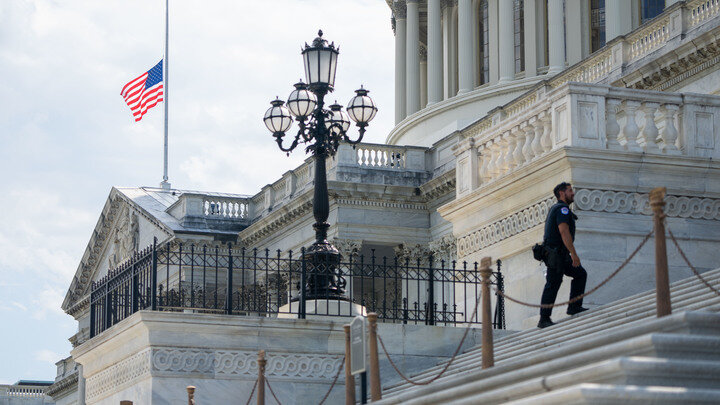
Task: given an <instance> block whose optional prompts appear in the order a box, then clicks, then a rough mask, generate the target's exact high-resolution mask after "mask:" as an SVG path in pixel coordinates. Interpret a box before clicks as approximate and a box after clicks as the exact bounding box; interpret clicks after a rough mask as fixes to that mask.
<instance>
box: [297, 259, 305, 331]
mask: <svg viewBox="0 0 720 405" xmlns="http://www.w3.org/2000/svg"><path fill="white" fill-rule="evenodd" d="M300 263H301V265H300V301H299V302H298V319H305V308H306V307H305V284H307V260H306V259H305V248H302V249H301V250H300Z"/></svg>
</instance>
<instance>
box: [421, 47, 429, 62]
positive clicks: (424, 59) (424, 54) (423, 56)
mask: <svg viewBox="0 0 720 405" xmlns="http://www.w3.org/2000/svg"><path fill="white" fill-rule="evenodd" d="M420 62H427V47H426V46H425V45H424V44H420Z"/></svg>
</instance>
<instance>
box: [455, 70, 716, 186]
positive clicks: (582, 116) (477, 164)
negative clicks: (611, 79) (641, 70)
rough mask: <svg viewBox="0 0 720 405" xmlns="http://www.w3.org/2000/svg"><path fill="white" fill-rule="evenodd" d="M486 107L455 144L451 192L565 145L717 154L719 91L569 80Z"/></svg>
mask: <svg viewBox="0 0 720 405" xmlns="http://www.w3.org/2000/svg"><path fill="white" fill-rule="evenodd" d="M534 99H536V100H537V101H536V102H535V103H534V104H533V105H529V106H527V105H523V107H522V108H518V105H517V103H513V104H512V105H508V106H506V107H503V108H499V109H497V110H495V111H493V112H492V113H491V114H490V115H488V116H486V117H485V118H483V119H482V120H480V121H479V122H477V123H475V124H474V125H472V126H470V127H468V128H467V129H466V130H464V131H463V137H464V140H463V141H461V142H460V143H459V144H458V145H457V146H456V147H455V154H456V156H457V160H458V166H457V171H456V176H457V184H458V186H457V189H456V192H457V195H458V196H462V195H465V194H468V193H469V192H471V191H472V190H474V189H477V188H479V187H481V186H483V185H487V184H490V183H492V182H494V181H496V180H497V179H500V178H502V177H505V176H507V175H512V174H513V173H515V172H517V171H519V170H521V169H522V168H524V167H526V166H528V165H529V164H531V163H533V162H535V161H537V160H539V159H542V158H543V157H544V156H546V155H547V154H549V153H551V152H553V151H554V150H557V149H560V148H564V147H577V148H586V149H596V150H606V151H618V152H623V153H638V154H641V153H645V154H656V155H665V156H686V157H693V158H715V159H717V158H720V145H718V142H717V140H716V139H717V137H718V134H719V133H720V97H718V96H711V95H700V94H678V93H665V92H658V91H647V90H632V89H625V88H618V87H610V86H606V85H598V84H581V83H568V84H566V85H564V86H563V87H561V88H559V89H555V90H551V88H550V87H549V86H546V87H545V88H543V89H539V90H538V91H537V93H536V94H535V95H534Z"/></svg>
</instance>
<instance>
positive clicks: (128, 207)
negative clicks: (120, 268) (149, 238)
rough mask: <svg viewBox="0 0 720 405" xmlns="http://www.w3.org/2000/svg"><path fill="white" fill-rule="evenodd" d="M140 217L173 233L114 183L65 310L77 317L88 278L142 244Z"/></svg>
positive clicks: (85, 303) (87, 292) (84, 303)
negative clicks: (114, 185)
mask: <svg viewBox="0 0 720 405" xmlns="http://www.w3.org/2000/svg"><path fill="white" fill-rule="evenodd" d="M141 221H143V222H148V223H150V224H152V226H154V227H155V228H157V229H158V230H160V231H161V232H162V233H164V234H166V235H168V236H171V235H172V234H173V233H172V230H171V229H170V228H168V227H167V226H166V225H164V224H163V223H162V222H160V221H158V220H157V219H156V218H155V217H154V216H153V215H151V214H150V213H148V212H147V211H145V210H144V209H143V208H142V207H140V206H139V205H138V204H136V203H135V202H134V201H133V200H132V199H130V198H128V197H127V196H126V195H124V194H123V193H122V192H121V191H120V190H118V189H117V188H115V187H113V188H112V190H111V191H110V195H109V196H108V199H107V201H106V202H105V206H104V207H103V210H102V212H101V214H100V218H99V219H98V222H97V224H96V225H95V229H94V230H93V233H92V235H91V236H90V241H89V242H88V245H87V247H86V249H85V253H84V254H83V257H82V259H81V261H80V264H79V265H78V268H77V270H76V272H75V276H74V277H73V279H72V282H71V283H70V288H69V289H68V292H67V293H66V295H65V300H64V301H63V304H62V309H63V310H64V311H65V312H67V313H68V314H69V315H72V316H74V317H76V318H77V317H78V316H79V315H80V314H82V313H84V312H85V311H86V310H87V309H88V308H89V304H90V285H91V284H92V283H91V282H92V281H93V280H94V279H95V278H98V277H99V276H101V274H100V272H101V271H103V270H104V271H107V269H108V268H113V267H115V266H117V265H118V264H120V263H122V262H123V261H124V260H126V259H127V258H129V257H130V255H131V254H132V253H133V252H134V251H136V250H138V249H139V248H141V247H142V246H140V239H139V232H140V229H139V228H140V222H141Z"/></svg>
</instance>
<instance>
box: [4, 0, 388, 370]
mask: <svg viewBox="0 0 720 405" xmlns="http://www.w3.org/2000/svg"><path fill="white" fill-rule="evenodd" d="M198 4H199V3H197V2H193V1H190V0H178V1H173V2H171V10H170V14H171V34H170V35H171V38H170V41H171V44H170V82H169V89H168V91H169V97H170V99H169V104H168V107H169V110H170V116H169V118H170V139H169V143H170V156H169V166H170V167H169V171H170V181H171V183H172V184H173V186H174V187H176V188H180V189H191V190H211V191H220V192H235V193H243V194H255V193H258V192H260V189H261V187H262V186H264V185H265V184H269V183H272V182H274V181H276V180H278V179H279V178H280V176H282V174H283V173H284V172H286V171H288V170H291V169H294V168H295V167H297V166H298V165H300V164H301V163H302V162H303V161H304V160H305V159H306V158H307V156H306V155H305V153H304V151H303V150H301V149H298V150H297V151H295V152H294V153H293V154H292V155H291V156H290V157H287V156H285V154H284V153H282V152H281V151H279V150H278V149H277V147H276V145H275V144H274V142H273V139H272V137H271V136H270V134H269V133H268V132H267V130H266V128H265V127H264V125H263V123H262V115H263V113H264V112H265V110H266V109H267V107H268V106H269V101H270V100H271V99H273V98H274V97H275V96H276V95H277V96H280V97H281V98H285V97H287V95H288V94H289V93H290V91H291V90H292V84H293V83H295V82H296V81H297V80H298V78H300V77H301V76H303V69H302V63H301V56H300V53H299V51H300V47H301V45H303V44H304V43H305V42H310V41H312V39H313V38H314V37H315V35H316V33H317V30H318V29H319V28H322V29H323V30H324V31H325V37H326V38H328V39H330V40H333V41H335V42H336V43H337V44H339V45H340V49H341V51H340V52H341V53H340V59H339V66H338V72H337V83H336V84H337V88H336V91H335V92H334V93H332V95H331V96H329V97H328V99H329V101H330V102H332V101H334V100H335V99H337V100H338V101H339V102H340V103H341V104H345V103H347V101H348V100H349V99H350V97H351V96H352V95H353V90H355V89H356V88H357V87H359V85H360V84H364V85H365V87H366V88H368V89H370V90H371V91H372V92H371V95H372V96H373V98H374V99H375V101H376V103H377V104H378V106H379V108H380V111H379V113H378V115H377V117H376V119H375V121H373V123H372V125H371V126H370V127H369V130H368V133H367V134H366V138H365V139H366V140H367V141H369V142H382V141H383V140H384V139H385V137H386V135H387V134H388V132H389V130H390V129H391V128H392V126H393V108H392V105H393V93H392V89H393V77H394V76H393V66H392V65H393V62H392V61H393V44H394V40H393V35H392V30H391V29H390V21H389V15H390V12H389V10H388V8H387V6H386V5H385V4H384V2H382V1H377V0H343V1H337V0H304V1H301V0H273V1H254V2H249V1H242V2H239V1H236V0H217V1H212V2H205V3H203V4H202V5H201V6H199V5H198ZM138 10H142V12H138ZM162 15H163V2H161V1H153V2H147V1H145V0H106V1H102V2H99V1H96V0H77V1H72V2H58V1H56V0H17V1H3V2H0V77H3V79H4V80H2V81H0V100H3V103H2V104H3V108H2V109H0V128H2V130H0V172H1V173H3V174H5V176H4V177H3V191H4V193H3V196H4V197H5V198H2V199H0V216H1V217H2V222H3V227H2V228H0V280H2V281H0V297H3V299H4V300H5V301H4V302H1V303H0V305H2V307H0V311H2V312H3V317H4V319H5V317H7V316H9V317H10V318H9V319H13V320H15V321H13V322H15V323H14V324H12V325H10V327H11V328H12V329H13V330H14V331H15V333H14V334H5V335H4V336H3V337H0V345H2V346H3V347H4V348H6V353H9V354H8V356H9V357H8V361H3V362H1V363H0V375H3V376H9V377H10V379H9V380H10V381H12V382H14V381H16V379H14V378H15V376H19V375H20V371H19V370H18V367H20V365H24V363H23V356H24V353H27V352H28V348H27V347H26V346H27V345H29V344H30V343H29V341H30V340H29V339H28V336H38V335H39V334H40V333H39V332H38V331H37V330H36V329H33V328H40V327H42V330H43V332H42V338H43V340H47V341H52V342H57V349H53V350H54V351H56V352H61V351H62V350H69V348H70V347H69V344H68V342H67V338H68V337H69V334H71V333H73V332H72V329H73V328H72V323H73V322H74V321H72V319H71V318H70V317H69V316H67V315H64V314H63V313H62V311H61V310H60V309H59V306H60V303H61V302H62V299H63V297H64V294H65V292H66V291H67V288H68V286H69V284H70V280H71V279H72V276H73V274H74V272H75V270H76V269H77V266H78V263H79V262H80V259H81V257H82V255H83V253H84V250H85V247H86V245H87V243H88V240H89V237H90V235H91V233H92V231H93V229H94V226H95V223H96V221H97V218H98V216H99V214H100V212H101V210H102V207H103V204H104V203H105V200H106V198H107V196H108V193H109V190H110V188H111V187H112V186H114V185H117V186H142V185H150V186H152V185H157V184H158V183H159V181H160V180H161V176H162V148H163V136H162V135H163V114H162V108H163V106H162V105H160V106H158V107H156V108H154V109H153V110H151V111H150V112H149V113H148V114H146V115H145V117H144V118H143V120H142V121H141V122H140V123H135V122H134V121H133V120H132V116H131V114H130V111H129V109H128V107H127V106H126V105H125V104H124V102H123V100H122V97H120V95H119V93H120V89H121V88H122V86H123V85H124V84H125V83H126V82H127V81H129V80H130V79H132V78H134V77H136V76H137V75H139V74H140V73H142V72H144V71H145V70H147V69H149V68H150V67H152V66H153V65H154V64H155V63H156V62H157V61H158V60H159V59H160V58H161V57H162V48H163V34H164V33H163V28H164V27H163V24H162V23H161V22H162ZM16 304H17V305H16ZM23 307H24V308H25V309H23ZM26 311H29V313H30V314H31V316H30V317H27V314H28V313H27V312H26ZM27 320H30V322H26V321H27ZM40 321H41V322H40ZM41 347H49V346H48V345H45V344H43V345H42V346H41ZM53 347H55V346H53ZM53 355H54V353H53ZM61 357H62V356H56V357H55V358H54V360H55V361H56V360H57V359H59V358H61ZM48 358H49V357H48ZM30 373H31V374H32V373H34V374H35V375H36V377H37V378H48V377H50V378H51V377H52V376H53V375H54V372H53V368H42V367H39V366H35V365H32V366H31V367H30ZM25 374H26V373H25V371H23V375H25ZM43 376H45V377H43Z"/></svg>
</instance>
